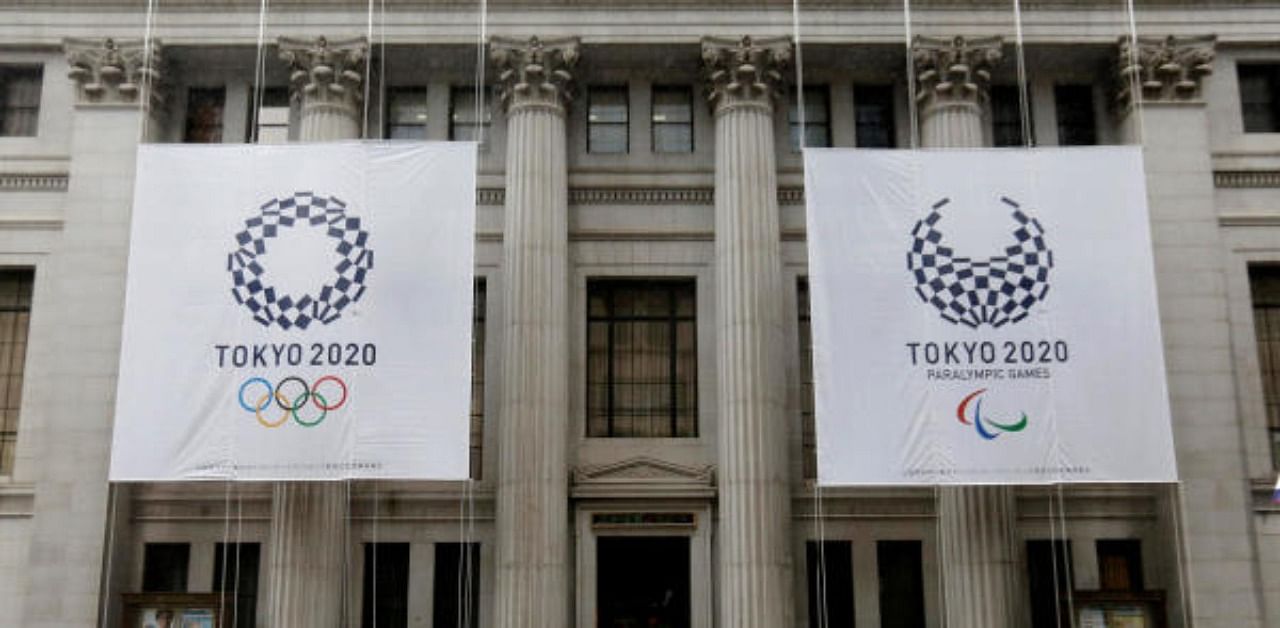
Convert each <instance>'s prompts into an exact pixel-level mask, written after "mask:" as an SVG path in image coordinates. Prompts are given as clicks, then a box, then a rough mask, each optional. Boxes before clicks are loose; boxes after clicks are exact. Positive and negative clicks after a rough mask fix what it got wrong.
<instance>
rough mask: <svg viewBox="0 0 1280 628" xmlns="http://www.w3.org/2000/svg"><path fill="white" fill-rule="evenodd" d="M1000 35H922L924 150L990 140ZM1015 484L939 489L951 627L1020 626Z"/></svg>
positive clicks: (917, 48) (917, 51)
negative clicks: (989, 107)
mask: <svg viewBox="0 0 1280 628" xmlns="http://www.w3.org/2000/svg"><path fill="white" fill-rule="evenodd" d="M1000 48H1001V40H1000V39H999V38H985V39H973V40H966V39H965V38H963V37H956V38H954V39H951V40H946V39H929V38H924V37H917V38H916V40H915V42H914V46H913V49H912V55H913V57H914V62H915V67H916V80H917V82H918V85H917V88H918V89H917V92H916V99H917V103H918V105H919V111H920V131H921V143H922V144H923V145H924V147H925V148H965V147H978V146H982V145H983V144H985V143H986V142H985V140H984V138H985V137H986V132H985V127H986V124H985V122H986V120H985V117H984V116H983V111H984V109H985V106H986V99H987V96H988V89H989V81H990V80H991V74H990V70H991V66H993V65H994V64H996V63H999V62H1000V59H1001V51H1000ZM1016 515H1017V506H1016V501H1015V499H1014V488H1013V487H1012V486H949V487H944V488H942V490H941V491H940V492H939V504H938V523H937V525H938V526H939V533H940V536H941V545H942V547H941V552H940V554H941V556H940V557H939V558H940V561H939V562H940V565H941V569H942V588H943V595H944V598H945V599H944V601H943V603H944V607H945V608H946V618H947V622H946V625H947V627H948V628H1014V627H1015V626H1021V625H1022V623H1023V612H1022V609H1023V607H1024V602H1025V600H1024V598H1025V597H1026V594H1025V592H1024V591H1023V588H1022V578H1021V574H1022V569H1021V566H1020V564H1019V559H1018V556H1019V552H1018V546H1017V536H1016V525H1017V521H1016Z"/></svg>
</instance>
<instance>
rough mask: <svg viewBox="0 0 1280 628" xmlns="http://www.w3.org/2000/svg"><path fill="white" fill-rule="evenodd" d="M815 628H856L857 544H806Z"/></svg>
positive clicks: (813, 542) (825, 542)
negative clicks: (854, 616) (854, 566)
mask: <svg viewBox="0 0 1280 628" xmlns="http://www.w3.org/2000/svg"><path fill="white" fill-rule="evenodd" d="M804 553H805V572H806V573H807V574H808V578H807V581H808V584H809V587H808V588H809V626H810V627H811V628H853V543H852V542H850V541H821V542H818V541H805V544H804Z"/></svg>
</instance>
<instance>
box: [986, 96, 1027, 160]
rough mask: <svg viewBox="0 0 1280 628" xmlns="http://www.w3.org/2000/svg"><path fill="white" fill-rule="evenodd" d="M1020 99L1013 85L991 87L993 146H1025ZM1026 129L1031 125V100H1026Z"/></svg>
mask: <svg viewBox="0 0 1280 628" xmlns="http://www.w3.org/2000/svg"><path fill="white" fill-rule="evenodd" d="M1022 105H1023V101H1022V99H1020V98H1018V88H1017V87H1016V86H1014V85H992V86H991V144H992V145H993V146H1026V145H1027V138H1026V137H1025V136H1024V135H1023V134H1022ZM1026 106H1027V109H1028V111H1027V127H1028V128H1034V127H1033V126H1032V124H1031V112H1030V109H1031V98H1030V97H1028V98H1026Z"/></svg>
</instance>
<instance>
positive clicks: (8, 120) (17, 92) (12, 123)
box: [0, 66, 44, 137]
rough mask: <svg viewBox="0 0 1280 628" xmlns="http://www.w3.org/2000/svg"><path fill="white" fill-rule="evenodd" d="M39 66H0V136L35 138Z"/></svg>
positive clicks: (38, 98) (42, 73)
mask: <svg viewBox="0 0 1280 628" xmlns="http://www.w3.org/2000/svg"><path fill="white" fill-rule="evenodd" d="M43 75H44V68H42V67H41V66H0V137H35V135H36V128H37V123H38V121H39V118H40V84H41V78H42V77H43Z"/></svg>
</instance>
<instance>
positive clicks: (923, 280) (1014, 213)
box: [907, 197, 1053, 329]
mask: <svg viewBox="0 0 1280 628" xmlns="http://www.w3.org/2000/svg"><path fill="white" fill-rule="evenodd" d="M949 202H951V199H947V198H944V199H942V200H940V201H938V202H937V203H934V205H933V208H932V211H930V212H929V215H928V216H926V217H925V218H924V219H923V220H920V221H917V222H916V225H915V227H914V228H913V229H912V230H911V249H910V250H909V251H908V252H907V269H908V270H910V271H911V274H912V276H913V277H914V278H915V283H916V286H915V289H916V294H917V295H918V296H919V297H920V300H921V301H924V302H925V303H928V304H929V305H932V306H933V307H935V308H937V310H938V313H939V314H940V315H941V316H942V318H943V319H944V320H946V321H948V322H950V323H952V324H955V325H965V326H967V327H972V328H974V329H977V328H978V327H979V326H980V325H990V326H991V327H992V328H999V327H1003V326H1004V325H1007V324H1010V323H1017V322H1018V321H1020V320H1022V319H1024V318H1026V317H1027V315H1028V314H1030V313H1031V307H1032V306H1033V305H1035V304H1036V303H1039V302H1042V301H1044V298H1045V296H1046V295H1047V294H1048V292H1049V269H1051V268H1053V251H1051V250H1049V246H1048V245H1047V244H1046V243H1045V238H1044V228H1043V227H1041V226H1040V221H1038V220H1036V219H1035V218H1031V217H1029V216H1027V214H1026V212H1024V211H1022V208H1021V207H1020V206H1019V205H1018V204H1017V203H1015V202H1014V201H1012V200H1009V199H1008V198H1005V197H1001V198H1000V202H1001V203H1004V204H1005V205H1007V206H1008V207H1009V208H1010V209H1011V212H1010V216H1011V217H1012V218H1013V221H1014V223H1015V224H1014V226H1013V227H1014V228H1013V243H1012V244H1009V245H1008V246H1006V247H1005V249H1004V255H1000V256H997V257H991V258H987V259H978V258H972V257H960V256H957V255H956V252H955V251H954V250H953V249H952V248H951V247H949V246H947V245H946V244H945V243H944V242H943V234H942V231H941V230H940V229H939V228H938V221H939V220H941V219H942V213H941V212H942V208H943V207H945V206H946V205H947V204H948V203H949Z"/></svg>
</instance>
